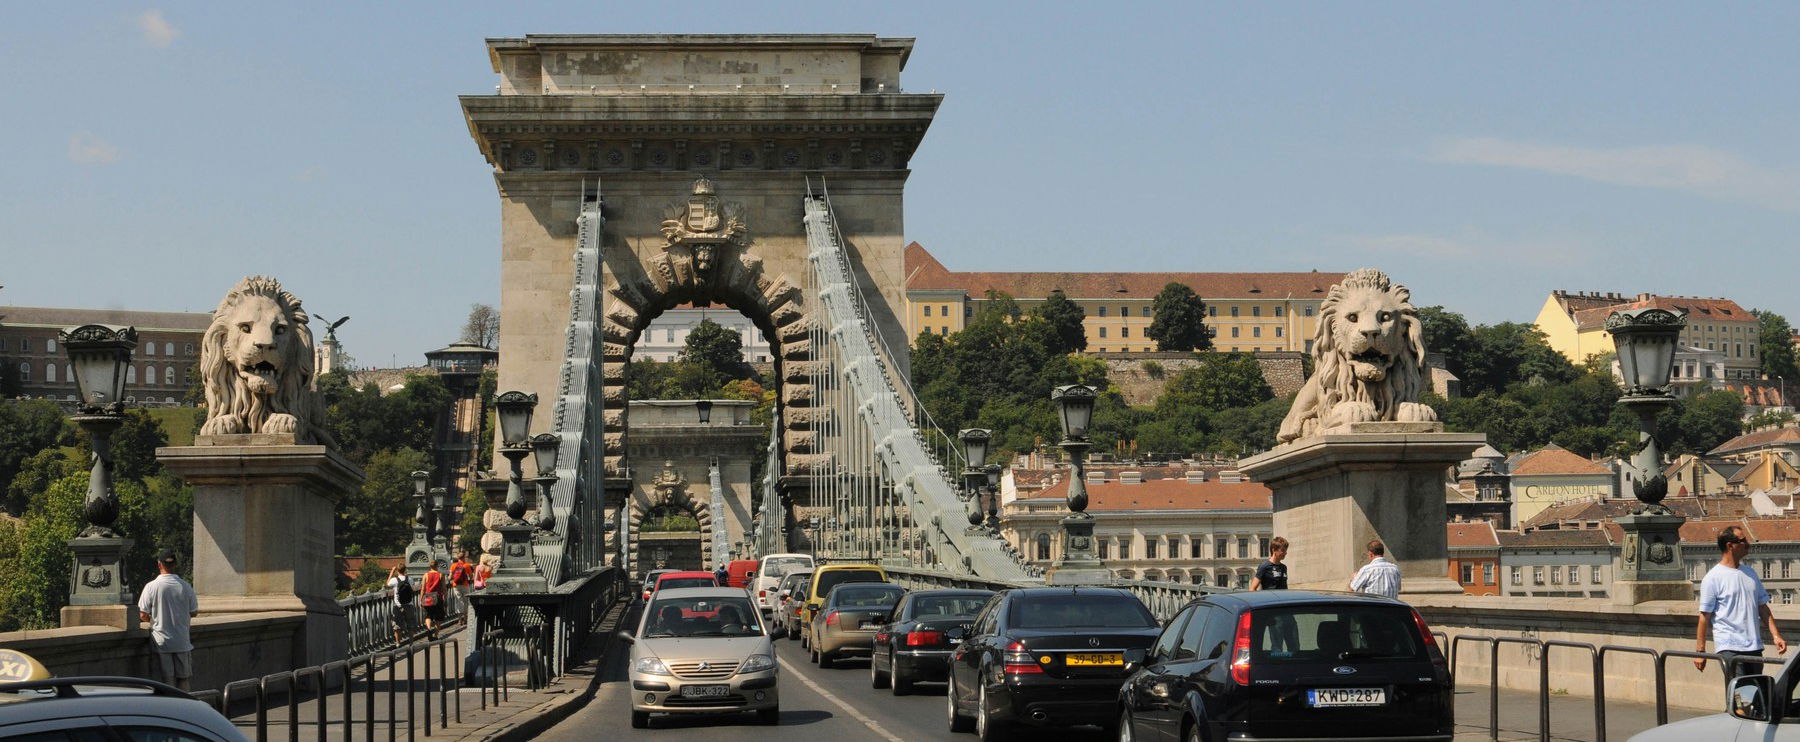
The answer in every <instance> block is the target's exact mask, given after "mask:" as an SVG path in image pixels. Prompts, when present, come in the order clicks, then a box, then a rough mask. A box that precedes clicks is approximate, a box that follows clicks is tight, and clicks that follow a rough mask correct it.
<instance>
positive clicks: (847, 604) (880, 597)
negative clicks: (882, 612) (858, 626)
mask: <svg viewBox="0 0 1800 742" xmlns="http://www.w3.org/2000/svg"><path fill="white" fill-rule="evenodd" d="M904 594H905V593H904V592H902V591H900V590H895V589H892V588H885V587H861V586H857V585H845V586H843V587H840V588H838V589H836V590H833V591H832V593H831V602H833V603H835V604H837V606H838V607H839V608H893V607H894V604H895V603H899V602H900V596H901V595H904Z"/></svg>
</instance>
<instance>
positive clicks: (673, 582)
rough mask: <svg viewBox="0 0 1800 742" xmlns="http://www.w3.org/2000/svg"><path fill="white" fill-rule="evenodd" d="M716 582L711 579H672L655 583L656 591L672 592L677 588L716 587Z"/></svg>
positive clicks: (717, 583)
mask: <svg viewBox="0 0 1800 742" xmlns="http://www.w3.org/2000/svg"><path fill="white" fill-rule="evenodd" d="M718 586H719V582H718V580H714V579H713V578H711V577H672V578H670V579H667V580H663V581H662V582H659V583H656V589H658V590H672V589H674V588H678V587H718Z"/></svg>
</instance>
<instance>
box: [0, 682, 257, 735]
mask: <svg viewBox="0 0 1800 742" xmlns="http://www.w3.org/2000/svg"><path fill="white" fill-rule="evenodd" d="M109 727H111V728H112V729H110V730H109ZM117 727H129V728H128V729H122V730H121V729H118V728H117ZM111 734H117V735H118V737H117V738H118V739H179V740H198V741H203V742H249V740H248V738H246V737H245V736H244V734H243V733H242V732H239V731H238V730H237V728H236V727H234V726H232V725H231V722H230V721H228V720H226V719H225V717H223V716H220V715H219V712H217V711H214V710H213V709H212V707H211V706H208V705H206V704H204V703H201V702H199V701H196V700H194V699H193V698H192V697H190V696H189V695H188V694H186V693H183V692H181V691H179V690H176V689H174V688H171V687H169V686H166V685H163V684H161V683H153V682H150V681H148V680H140V679H137V678H119V677H91V678H85V677H84V678H58V679H53V680H33V681H28V682H22V683H0V739H13V738H26V739H111V738H113V737H112V736H110V735H111Z"/></svg>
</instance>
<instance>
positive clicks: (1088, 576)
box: [1050, 384, 1112, 585]
mask: <svg viewBox="0 0 1800 742" xmlns="http://www.w3.org/2000/svg"><path fill="white" fill-rule="evenodd" d="M1098 397H1099V393H1098V392H1097V391H1095V390H1094V388H1093V387H1091V386H1086V385H1083V384H1071V385H1069V386H1059V387H1057V388H1056V389H1054V390H1051V392H1050V399H1051V401H1053V402H1055V403H1056V404H1057V407H1058V411H1059V412H1060V413H1061V419H1062V430H1063V439H1062V441H1061V442H1059V443H1057V444H1056V445H1058V446H1060V447H1061V448H1062V450H1063V451H1064V452H1066V453H1067V454H1068V455H1069V468H1070V473H1069V517H1067V518H1064V519H1063V520H1062V527H1063V550H1062V556H1061V557H1060V558H1058V559H1057V560H1056V562H1055V563H1054V564H1053V566H1052V567H1051V573H1050V581H1051V582H1052V583H1054V584H1058V585H1070V584H1083V583H1093V582H1104V581H1106V580H1110V579H1112V571H1111V570H1108V569H1107V568H1106V566H1105V565H1103V564H1101V563H1100V559H1099V558H1098V557H1096V556H1095V555H1094V516H1092V515H1088V513H1087V506H1088V495H1087V473H1086V472H1085V471H1084V470H1083V469H1082V457H1083V456H1084V455H1085V454H1086V453H1087V450H1088V448H1089V447H1090V446H1092V445H1093V442H1092V441H1091V440H1089V438H1088V429H1089V426H1090V425H1091V424H1092V422H1093V419H1094V402H1095V400H1096V399H1097V398H1098Z"/></svg>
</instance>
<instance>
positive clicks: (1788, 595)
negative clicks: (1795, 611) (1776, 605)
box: [1781, 590, 1794, 605]
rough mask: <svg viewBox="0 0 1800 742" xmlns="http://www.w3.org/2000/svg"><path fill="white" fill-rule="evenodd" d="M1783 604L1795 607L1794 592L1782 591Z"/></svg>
mask: <svg viewBox="0 0 1800 742" xmlns="http://www.w3.org/2000/svg"><path fill="white" fill-rule="evenodd" d="M1781 604H1782V605H1793V604H1794V591H1792V590H1782V591H1781Z"/></svg>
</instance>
